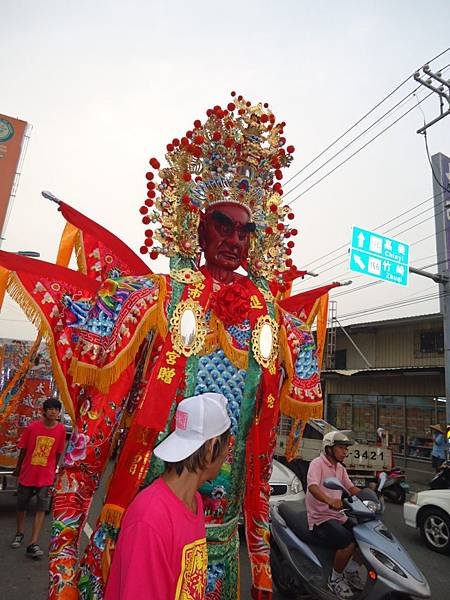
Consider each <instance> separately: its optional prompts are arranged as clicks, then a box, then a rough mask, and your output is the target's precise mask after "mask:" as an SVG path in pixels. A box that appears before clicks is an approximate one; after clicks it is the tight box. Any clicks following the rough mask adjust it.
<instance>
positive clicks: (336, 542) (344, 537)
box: [312, 519, 355, 550]
mask: <svg viewBox="0 0 450 600" xmlns="http://www.w3.org/2000/svg"><path fill="white" fill-rule="evenodd" d="M352 529H353V525H352V524H351V523H350V521H349V520H347V521H346V522H345V523H342V522H341V521H337V520H336V519H330V520H329V521H325V522H324V523H321V524H320V525H314V527H313V530H312V533H313V535H314V536H316V537H317V539H318V540H319V542H320V544H323V545H324V546H328V547H329V548H333V550H342V549H343V548H347V546H349V545H350V544H353V542H354V541H355V538H354V537H353V531H352Z"/></svg>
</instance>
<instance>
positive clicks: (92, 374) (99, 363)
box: [70, 275, 167, 393]
mask: <svg viewBox="0 0 450 600" xmlns="http://www.w3.org/2000/svg"><path fill="white" fill-rule="evenodd" d="M165 281H166V280H165V278H164V277H163V276H157V275H151V276H148V277H146V276H145V277H144V276H143V277H141V276H129V277H120V278H118V279H106V280H105V281H104V282H103V283H102V285H101V287H100V289H99V290H98V293H97V295H96V297H95V298H94V299H93V302H92V305H91V308H90V310H89V313H88V315H87V317H86V319H85V320H84V321H83V322H82V323H80V325H79V326H78V327H77V336H78V343H77V346H76V348H75V351H74V355H73V358H72V362H71V365H70V374H71V376H72V377H73V381H74V382H76V383H78V384H81V385H89V386H94V387H95V388H96V389H97V390H99V391H100V392H103V393H107V392H108V390H109V388H110V386H111V385H112V384H113V383H114V382H116V381H117V380H118V378H119V377H120V375H121V374H122V373H123V372H124V370H125V369H126V368H127V367H128V366H129V365H130V364H131V363H132V362H133V361H134V359H135V357H136V355H137V353H138V351H139V348H140V347H141V344H142V342H143V341H144V339H145V337H146V336H147V335H148V333H149V332H150V330H152V329H154V328H156V327H158V328H159V331H161V332H163V334H165V327H167V322H166V320H165V313H164V301H165V289H166V288H165Z"/></svg>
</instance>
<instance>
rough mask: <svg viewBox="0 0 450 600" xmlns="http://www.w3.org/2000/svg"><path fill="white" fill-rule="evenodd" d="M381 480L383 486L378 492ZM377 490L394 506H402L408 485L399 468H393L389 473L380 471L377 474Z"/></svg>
mask: <svg viewBox="0 0 450 600" xmlns="http://www.w3.org/2000/svg"><path fill="white" fill-rule="evenodd" d="M384 477H386V479H384ZM381 479H383V484H382V489H381V490H380V484H381ZM378 489H379V490H380V491H381V493H382V494H383V496H384V497H385V498H386V500H389V501H390V502H393V503H394V504H403V503H404V502H405V500H406V494H407V492H408V491H409V484H408V483H406V476H405V473H404V472H403V471H402V470H401V469H399V467H394V468H393V469H391V470H390V471H387V472H386V471H381V473H379V474H378Z"/></svg>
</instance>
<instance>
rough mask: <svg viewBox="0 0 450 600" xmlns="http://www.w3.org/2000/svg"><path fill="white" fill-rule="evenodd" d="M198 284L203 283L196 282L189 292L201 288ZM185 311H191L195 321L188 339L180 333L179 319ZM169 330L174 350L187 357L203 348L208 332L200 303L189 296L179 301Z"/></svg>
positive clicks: (180, 319)
mask: <svg viewBox="0 0 450 600" xmlns="http://www.w3.org/2000/svg"><path fill="white" fill-rule="evenodd" d="M198 286H203V284H198V285H197V286H195V287H194V288H192V289H191V290H190V292H191V291H199V289H201V288H199V287H198ZM203 287H204V286H203ZM185 311H190V312H192V315H193V318H194V321H195V326H194V329H193V331H192V332H190V337H189V339H183V338H182V335H181V321H182V319H183V315H184V313H185ZM170 330H171V332H172V343H173V349H174V350H175V352H177V353H178V354H183V355H184V356H187V357H189V356H191V355H192V354H198V353H199V352H200V351H201V349H202V348H203V345H204V343H205V338H206V334H207V333H208V327H207V325H206V322H205V316H204V313H203V308H202V307H201V305H200V304H199V303H198V302H196V301H195V300H193V299H192V298H191V297H189V298H188V299H187V300H182V301H181V302H179V303H178V305H177V306H176V308H175V310H174V311H173V315H172V318H171V319H170Z"/></svg>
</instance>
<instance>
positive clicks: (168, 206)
mask: <svg viewBox="0 0 450 600" xmlns="http://www.w3.org/2000/svg"><path fill="white" fill-rule="evenodd" d="M231 96H232V101H231V102H230V103H229V104H228V105H227V107H226V108H221V107H220V106H215V107H214V108H210V109H208V110H207V111H206V115H207V119H206V121H205V122H204V123H202V122H201V121H200V120H196V121H194V126H193V128H192V130H189V131H187V132H186V135H185V136H184V137H182V138H181V139H173V140H172V142H170V143H169V144H167V153H166V160H167V163H168V166H167V167H163V168H161V165H160V163H159V161H158V160H157V159H156V158H151V159H150V166H151V167H152V169H153V171H149V172H148V173H147V174H146V177H147V190H148V191H147V199H146V200H145V203H144V205H143V206H142V207H141V208H140V209H139V210H140V213H141V215H142V222H143V223H144V225H146V226H150V224H154V225H156V227H157V228H156V230H155V231H154V232H153V230H152V229H150V228H149V229H146V231H145V242H144V245H143V246H142V247H141V249H140V251H141V253H142V254H146V253H148V252H149V253H150V258H157V257H158V255H159V254H164V255H166V256H169V257H173V256H177V255H178V256H179V255H181V256H183V257H185V258H189V259H192V260H193V261H194V262H196V260H197V258H198V257H199V255H200V247H199V243H198V239H197V236H193V235H192V232H193V231H197V229H198V225H199V221H200V212H201V211H205V210H207V209H208V208H209V207H210V206H213V205H214V204H218V203H223V202H231V203H235V204H239V205H241V206H244V207H245V208H246V209H247V210H248V212H249V214H250V217H251V219H252V221H253V222H254V223H255V233H254V234H253V235H252V239H251V245H250V250H249V257H248V268H249V270H250V272H251V274H253V275H254V276H256V277H265V278H267V279H270V280H273V279H278V280H279V281H281V280H282V274H283V272H285V271H286V270H289V269H291V268H292V259H290V258H289V257H290V254H291V252H292V247H293V246H294V242H293V241H292V240H289V238H291V237H293V236H295V235H297V230H296V229H293V228H291V227H290V226H289V225H288V224H287V222H285V221H286V220H292V219H293V218H294V215H293V213H292V212H291V210H290V208H289V207H288V206H284V205H283V203H282V194H283V190H282V186H281V179H282V178H283V173H282V171H281V169H282V168H284V167H288V166H289V165H290V163H291V162H292V154H293V152H294V150H295V149H294V147H293V146H287V147H286V148H285V144H286V139H285V138H284V137H283V130H284V127H285V123H284V122H281V123H276V119H275V115H274V114H273V113H272V112H271V111H270V110H269V106H268V104H261V103H259V104H256V105H253V104H252V103H251V102H248V101H246V100H245V99H244V98H243V97H242V96H240V95H239V96H236V93H235V92H232V93H231ZM155 174H156V176H157V177H158V178H159V183H157V182H156V176H155ZM158 225H159V226H158ZM155 242H156V243H159V244H160V245H159V246H156V244H155Z"/></svg>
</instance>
